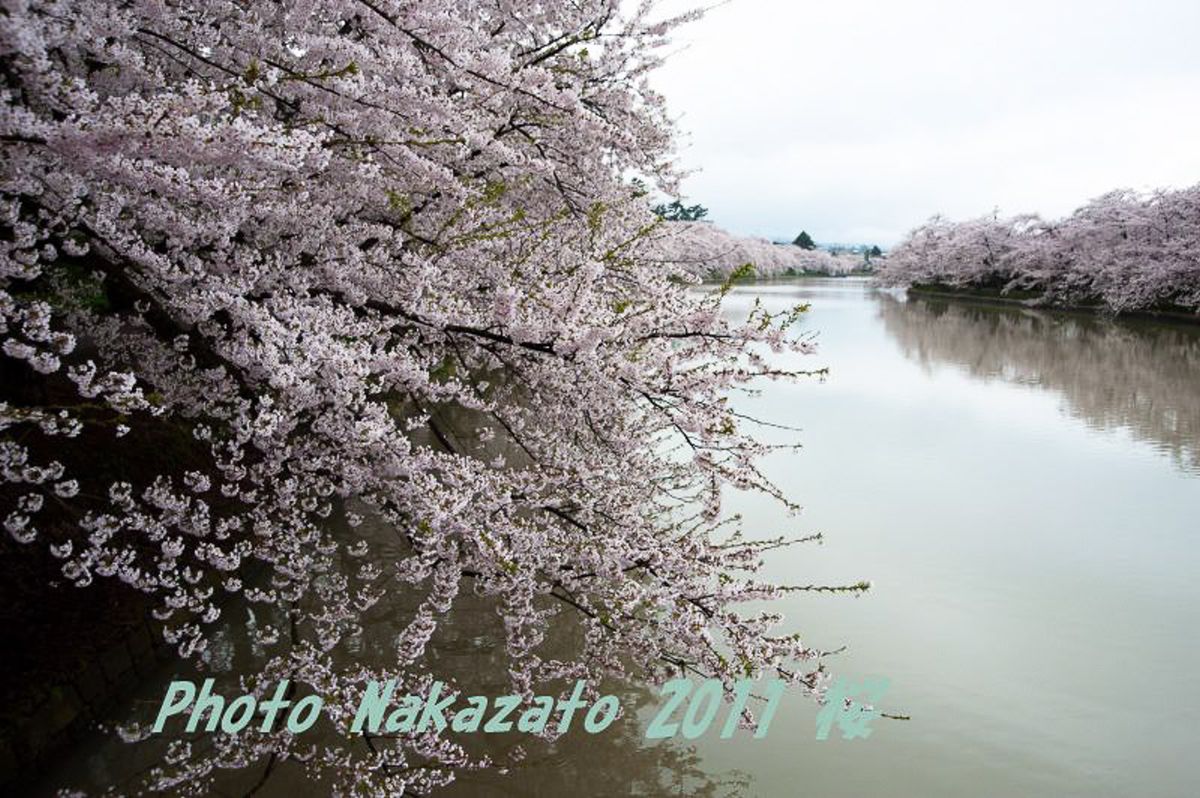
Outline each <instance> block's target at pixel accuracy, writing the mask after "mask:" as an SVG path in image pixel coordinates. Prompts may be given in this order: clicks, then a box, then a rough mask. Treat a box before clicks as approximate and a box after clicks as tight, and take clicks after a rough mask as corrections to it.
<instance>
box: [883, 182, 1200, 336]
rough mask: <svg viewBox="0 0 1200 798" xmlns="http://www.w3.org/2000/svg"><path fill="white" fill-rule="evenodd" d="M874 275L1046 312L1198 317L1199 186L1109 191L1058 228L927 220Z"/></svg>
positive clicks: (1011, 221)
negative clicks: (1013, 295)
mask: <svg viewBox="0 0 1200 798" xmlns="http://www.w3.org/2000/svg"><path fill="white" fill-rule="evenodd" d="M878 277H879V279H880V280H881V281H882V282H883V283H885V284H888V285H913V284H933V283H936V284H941V285H946V286H950V287H955V288H972V287H989V288H997V289H1000V290H1002V291H1005V292H1012V291H1025V292H1030V293H1033V294H1035V295H1036V296H1037V298H1038V299H1039V301H1042V302H1045V303H1048V304H1061V305H1076V304H1099V305H1101V306H1103V307H1104V308H1107V309H1109V310H1111V311H1114V312H1118V313H1120V312H1126V311H1141V310H1155V309H1162V308H1169V307H1174V308H1178V309H1183V310H1185V311H1190V312H1200V185H1198V186H1192V187H1191V188H1187V189H1182V190H1177V191H1165V190H1164V191H1156V192H1153V193H1151V194H1148V195H1141V194H1137V193H1134V192H1131V191H1114V192H1110V193H1108V194H1105V195H1104V196H1102V197H1099V198H1097V199H1095V200H1093V201H1091V202H1089V203H1088V204H1087V205H1084V206H1083V207H1082V208H1080V209H1078V210H1077V211H1075V212H1074V213H1073V214H1071V215H1070V216H1068V217H1066V218H1064V219H1061V220H1057V221H1046V220H1043V219H1040V218H1038V217H1037V216H1032V215H1024V216H1016V217H1012V218H1002V217H1000V216H999V215H998V214H993V215H991V216H986V217H982V218H979V219H973V220H971V221H966V222H958V223H956V222H951V221H948V220H946V219H943V218H940V217H935V218H934V219H932V220H930V221H929V222H928V223H927V224H925V225H923V226H922V227H919V228H917V229H916V230H915V231H913V232H912V233H911V234H910V235H909V237H908V238H907V239H906V240H905V241H904V242H903V243H902V244H900V245H899V246H898V247H896V248H895V249H893V250H892V251H891V253H890V254H889V257H888V258H887V261H886V262H885V263H884V264H883V265H882V266H881V267H880V269H879V272H878Z"/></svg>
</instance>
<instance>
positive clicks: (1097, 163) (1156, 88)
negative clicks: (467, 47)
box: [654, 0, 1200, 245]
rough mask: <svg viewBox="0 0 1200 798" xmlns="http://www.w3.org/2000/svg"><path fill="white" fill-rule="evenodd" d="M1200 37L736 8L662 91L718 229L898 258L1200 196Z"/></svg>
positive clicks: (1194, 0)
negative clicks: (1198, 190)
mask: <svg viewBox="0 0 1200 798" xmlns="http://www.w3.org/2000/svg"><path fill="white" fill-rule="evenodd" d="M670 3H671V5H669V6H665V7H664V8H665V9H666V10H670V9H672V8H679V7H687V6H691V5H694V3H688V2H683V1H682V0H681V2H678V3H677V2H676V1H675V0H670ZM1198 35H1200V0H1140V2H1139V1H1136V0H1128V1H1127V2H1115V1H1110V0H1087V1H1086V2H1083V1H1077V0H1043V1H1042V2H1036V1H1034V0H1003V1H1002V2H990V3H982V2H977V1H976V0H957V1H956V2H935V0H916V1H914V0H890V1H889V0H825V1H824V2H812V1H811V0H802V1H801V2H794V1H791V0H732V2H729V3H727V4H726V5H723V6H720V7H718V8H716V9H714V10H712V11H711V12H710V13H709V14H708V16H707V17H706V18H705V19H703V20H701V21H700V22H697V23H693V24H692V25H691V26H689V27H687V28H684V29H683V30H681V31H680V32H679V33H678V34H677V35H676V42H677V47H678V48H679V49H678V51H677V52H676V53H675V54H674V55H672V57H671V58H670V60H669V61H668V63H667V65H666V66H665V67H664V68H663V69H662V71H661V72H660V73H659V74H658V75H657V76H656V77H655V79H654V85H655V86H656V87H657V88H658V89H659V90H660V91H662V92H663V93H664V94H665V95H666V97H667V100H668V103H669V105H670V107H671V109H672V113H673V114H674V115H675V116H676V117H677V118H678V119H679V122H680V126H681V127H682V129H683V130H685V131H686V132H687V134H688V135H687V136H686V137H685V139H684V149H683V152H682V156H683V163H684V164H685V165H686V166H687V167H689V168H695V169H698V170H699V171H698V172H697V173H696V174H694V175H692V176H691V177H689V178H688V179H687V181H686V182H685V184H684V191H685V194H686V196H687V197H688V198H689V199H690V200H691V201H693V202H699V203H701V204H703V205H705V206H707V207H708V208H709V209H710V218H711V219H713V220H714V221H716V222H717V223H718V224H720V225H722V226H724V227H726V228H728V229H730V230H733V231H735V232H739V233H743V234H755V235H764V236H768V237H773V238H776V237H777V238H782V237H786V238H788V239H791V238H792V237H794V236H795V235H796V234H797V233H798V232H799V231H800V229H801V228H804V229H807V230H808V231H809V232H810V233H811V234H812V235H813V237H814V238H816V239H817V240H818V241H822V242H845V243H860V242H861V243H868V242H870V243H880V244H884V245H888V244H892V243H895V242H896V241H897V240H899V239H900V238H902V237H903V236H904V234H905V233H906V232H907V231H908V230H910V229H911V228H912V227H914V226H915V225H917V224H919V223H920V222H922V221H924V220H925V219H927V218H928V217H930V216H931V215H933V214H935V213H942V214H945V215H947V216H949V217H951V218H955V219H958V218H967V217H971V216H978V215H982V214H984V213H989V212H991V211H992V209H993V208H996V207H999V208H1000V210H1001V212H1003V213H1019V212H1026V211H1036V212H1039V213H1042V214H1043V215H1045V216H1060V215H1063V214H1067V213H1070V212H1071V210H1073V209H1074V208H1076V207H1078V206H1079V205H1080V204H1082V203H1083V202H1085V201H1086V200H1088V199H1089V198H1091V197H1094V196H1096V195H1098V194H1102V193H1104V192H1106V191H1108V190H1110V189H1114V188H1122V187H1128V188H1137V189H1148V188H1153V187H1156V186H1185V185H1191V184H1194V183H1197V182H1200V42H1198V41H1197V37H1198Z"/></svg>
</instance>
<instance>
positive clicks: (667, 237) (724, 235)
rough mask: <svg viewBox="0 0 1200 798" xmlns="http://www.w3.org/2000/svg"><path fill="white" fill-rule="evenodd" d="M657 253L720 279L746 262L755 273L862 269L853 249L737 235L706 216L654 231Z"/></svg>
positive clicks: (826, 272)
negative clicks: (840, 251) (839, 251)
mask: <svg viewBox="0 0 1200 798" xmlns="http://www.w3.org/2000/svg"><path fill="white" fill-rule="evenodd" d="M655 235H656V238H657V239H658V242H659V245H660V253H661V254H660V257H663V258H665V259H667V260H669V262H671V263H673V264H684V265H686V267H687V268H688V269H689V270H690V271H691V272H693V273H694V274H697V275H699V276H700V277H704V278H717V279H722V278H725V277H728V276H729V275H730V274H733V273H734V272H736V271H738V270H739V269H741V268H743V267H744V266H745V265H746V264H750V266H751V267H752V268H753V273H754V274H755V275H756V276H758V277H780V276H784V275H792V274H819V275H826V276H830V277H837V276H841V275H845V274H849V273H850V272H853V271H855V270H858V269H862V268H863V266H864V262H863V260H862V258H861V257H857V256H854V255H833V254H831V253H829V252H826V251H824V250H819V249H804V248H802V247H798V246H796V245H795V244H776V243H772V242H771V241H768V240H767V239H765V238H754V237H750V236H737V235H734V234H732V233H729V232H728V231H726V230H723V229H721V228H720V227H717V226H715V225H713V224H712V223H710V222H674V223H672V224H669V225H666V226H664V228H663V229H661V230H658V231H656V233H655Z"/></svg>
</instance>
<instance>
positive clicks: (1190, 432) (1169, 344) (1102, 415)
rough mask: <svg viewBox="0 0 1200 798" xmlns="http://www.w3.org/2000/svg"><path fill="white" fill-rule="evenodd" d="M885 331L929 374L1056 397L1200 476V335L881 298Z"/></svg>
mask: <svg viewBox="0 0 1200 798" xmlns="http://www.w3.org/2000/svg"><path fill="white" fill-rule="evenodd" d="M875 297H876V299H877V302H878V308H879V317H880V319H881V320H882V322H883V325H884V328H885V329H886V330H887V332H888V333H889V334H890V335H891V336H892V338H893V339H894V340H895V341H896V342H897V343H899V345H900V347H901V349H902V350H903V352H904V354H905V355H906V356H907V357H909V358H911V359H912V360H915V361H917V362H919V363H921V364H923V365H931V364H938V363H949V364H953V365H955V366H959V367H962V368H965V369H966V370H967V371H968V373H970V374H971V375H972V376H975V377H979V378H983V379H1001V380H1005V381H1008V382H1012V383H1019V384H1024V385H1035V386H1038V387H1041V388H1045V389H1049V390H1052V391H1057V392H1058V393H1060V394H1061V395H1062V397H1063V400H1064V403H1063V406H1064V409H1065V410H1066V411H1067V412H1068V413H1069V414H1070V415H1072V416H1074V417H1075V418H1078V419H1080V420H1082V421H1083V422H1085V423H1086V424H1088V425H1089V426H1091V427H1093V428H1095V429H1100V430H1113V429H1125V430H1128V431H1129V432H1130V433H1131V434H1132V435H1133V436H1134V438H1135V439H1137V440H1139V441H1143V442H1147V443H1150V444H1152V445H1153V446H1154V447H1155V448H1156V449H1157V450H1158V451H1160V452H1163V453H1165V454H1168V455H1169V456H1170V457H1171V459H1172V460H1173V461H1174V462H1175V464H1176V465H1177V466H1178V467H1179V468H1181V469H1183V470H1185V471H1189V472H1200V329H1198V328H1196V327H1194V326H1187V325H1182V324H1170V323H1156V322H1149V321H1112V320H1108V319H1101V318H1097V317H1094V316H1084V315H1073V314H1062V313H1046V312H1041V311H1034V310H1028V309H1020V308H1012V307H1006V306H999V305H989V304H983V303H979V304H976V303H971V302H964V301H962V300H944V299H937V298H932V297H915V296H914V297H909V298H908V299H907V301H906V300H904V299H900V298H897V297H896V296H895V295H893V294H890V293H887V292H878V293H876V294H875Z"/></svg>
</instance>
